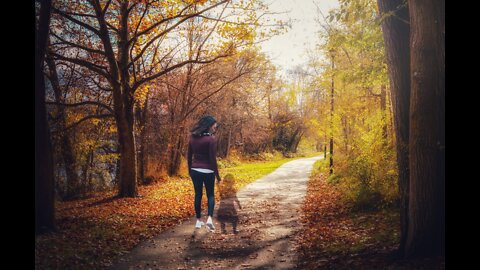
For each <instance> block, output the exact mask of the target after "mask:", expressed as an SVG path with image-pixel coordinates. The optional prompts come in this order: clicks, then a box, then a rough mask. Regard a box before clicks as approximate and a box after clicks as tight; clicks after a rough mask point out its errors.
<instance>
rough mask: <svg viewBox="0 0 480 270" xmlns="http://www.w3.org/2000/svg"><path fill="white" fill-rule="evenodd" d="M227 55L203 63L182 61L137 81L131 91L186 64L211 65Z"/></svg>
mask: <svg viewBox="0 0 480 270" xmlns="http://www.w3.org/2000/svg"><path fill="white" fill-rule="evenodd" d="M228 56H229V55H219V56H217V57H215V58H213V59H210V60H205V61H197V60H187V61H184V62H181V63H178V64H175V65H173V66H170V67H168V68H165V69H164V70H162V71H160V72H158V73H156V74H154V75H151V76H149V77H146V78H143V79H141V80H139V81H137V82H136V83H135V84H134V85H133V86H132V90H135V89H137V88H138V87H139V86H140V85H142V84H144V83H146V82H148V81H151V80H154V79H156V78H158V77H160V76H163V75H165V74H167V73H168V72H170V71H172V70H174V69H177V68H180V67H183V66H185V65H187V64H207V63H212V62H214V61H216V60H218V59H220V58H225V57H228Z"/></svg>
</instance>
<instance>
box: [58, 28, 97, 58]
mask: <svg viewBox="0 0 480 270" xmlns="http://www.w3.org/2000/svg"><path fill="white" fill-rule="evenodd" d="M52 35H53V36H54V37H55V38H57V39H58V40H60V41H61V43H55V44H67V45H70V46H72V47H75V48H79V49H82V50H84V51H87V52H91V53H96V54H100V55H105V52H104V51H102V50H96V49H92V48H88V47H84V46H81V45H79V44H75V43H73V42H70V41H67V40H65V39H63V38H61V37H60V36H59V35H57V34H55V33H52Z"/></svg>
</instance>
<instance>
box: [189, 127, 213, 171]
mask: <svg viewBox="0 0 480 270" xmlns="http://www.w3.org/2000/svg"><path fill="white" fill-rule="evenodd" d="M187 157H188V171H190V170H191V169H192V168H202V169H210V170H212V171H213V172H214V173H215V176H216V177H217V179H218V180H220V175H219V174H218V168H217V141H216V140H215V137H213V136H200V137H197V136H193V135H191V136H190V142H189V143H188V154H187Z"/></svg>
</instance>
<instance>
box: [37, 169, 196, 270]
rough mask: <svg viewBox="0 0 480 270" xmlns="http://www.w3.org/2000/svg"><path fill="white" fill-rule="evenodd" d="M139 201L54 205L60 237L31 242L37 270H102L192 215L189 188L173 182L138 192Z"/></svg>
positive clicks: (107, 196)
mask: <svg viewBox="0 0 480 270" xmlns="http://www.w3.org/2000/svg"><path fill="white" fill-rule="evenodd" d="M139 194H140V197H138V198H116V197H115V193H114V192H105V193H102V194H97V195H95V196H94V197H91V198H88V199H83V200H77V201H70V202H57V205H56V219H57V220H56V223H57V227H58V232H57V233H54V234H49V235H42V236H39V237H37V238H36V240H35V266H36V267H35V268H36V269H53V268H54V269H104V268H105V267H107V266H108V265H109V264H110V263H111V262H113V261H114V260H115V257H117V256H119V255H121V254H124V253H126V252H128V251H129V250H131V249H132V248H133V247H134V246H135V245H136V244H138V243H139V242H140V241H142V240H144V239H148V238H151V237H153V236H154V235H157V234H158V233H160V232H161V231H163V230H165V229H166V228H169V227H171V226H172V225H175V224H177V223H178V220H180V219H183V218H186V217H188V216H191V215H193V213H194V210H193V188H192V185H191V182H190V181H189V180H187V179H178V178H172V179H170V180H168V181H165V182H162V183H155V184H152V185H149V186H140V187H139Z"/></svg>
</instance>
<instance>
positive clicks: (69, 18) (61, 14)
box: [52, 7, 100, 36]
mask: <svg viewBox="0 0 480 270" xmlns="http://www.w3.org/2000/svg"><path fill="white" fill-rule="evenodd" d="M52 10H53V12H55V13H57V14H59V15H60V16H62V17H64V18H66V19H68V20H70V21H72V22H74V23H76V24H78V25H80V26H82V27H84V28H86V29H88V30H90V31H92V32H93V33H95V34H96V35H97V36H100V31H98V29H96V28H95V27H93V26H91V25H89V24H87V23H84V22H82V21H80V20H77V19H75V18H74V17H72V16H70V15H68V14H66V13H65V12H63V11H61V10H59V9H58V8H55V7H52Z"/></svg>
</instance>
